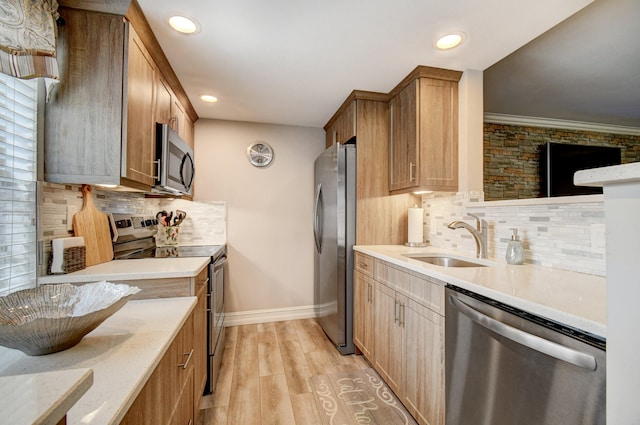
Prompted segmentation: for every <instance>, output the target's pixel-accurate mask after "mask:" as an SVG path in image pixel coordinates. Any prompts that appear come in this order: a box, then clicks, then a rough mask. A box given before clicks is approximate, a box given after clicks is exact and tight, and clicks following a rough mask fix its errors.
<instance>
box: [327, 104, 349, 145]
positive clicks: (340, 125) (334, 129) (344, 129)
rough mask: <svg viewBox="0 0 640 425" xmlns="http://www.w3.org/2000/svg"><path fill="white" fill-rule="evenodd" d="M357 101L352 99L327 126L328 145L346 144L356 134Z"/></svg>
mask: <svg viewBox="0 0 640 425" xmlns="http://www.w3.org/2000/svg"><path fill="white" fill-rule="evenodd" d="M356 110H357V109H356V101H355V100H352V101H350V102H348V103H347V104H346V105H343V107H342V108H340V110H339V111H338V113H337V114H336V115H334V117H333V118H332V119H331V121H329V123H327V125H326V126H325V131H326V134H327V135H326V137H327V141H326V147H329V146H331V145H333V144H334V143H340V144H344V143H346V142H348V141H349V139H351V138H352V137H354V136H355V135H356Z"/></svg>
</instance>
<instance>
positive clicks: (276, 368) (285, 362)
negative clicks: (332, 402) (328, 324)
mask: <svg viewBox="0 0 640 425" xmlns="http://www.w3.org/2000/svg"><path fill="white" fill-rule="evenodd" d="M368 367H370V366H369V364H368V363H367V361H366V360H365V359H364V357H362V356H355V355H350V356H343V355H341V354H340V353H339V352H338V350H336V349H335V348H334V347H333V346H332V345H331V343H330V342H329V340H328V338H327V337H326V336H325V334H324V332H323V331H322V328H320V326H319V325H318V323H317V322H316V321H315V320H314V319H304V320H294V321H285V322H274V323H264V324H258V325H245V326H236V327H230V328H227V340H226V346H225V351H224V355H223V357H222V367H221V370H220V377H219V378H218V388H217V390H216V392H215V394H214V395H212V396H208V397H205V398H204V399H203V403H202V404H201V408H202V410H200V415H199V417H198V421H197V425H276V424H277V425H319V424H321V423H322V422H321V421H320V418H319V416H318V411H317V408H316V405H315V401H314V399H313V394H312V392H311V387H310V386H309V382H308V379H309V377H311V376H316V375H323V374H326V373H335V372H339V371H349V370H353V369H366V368H368Z"/></svg>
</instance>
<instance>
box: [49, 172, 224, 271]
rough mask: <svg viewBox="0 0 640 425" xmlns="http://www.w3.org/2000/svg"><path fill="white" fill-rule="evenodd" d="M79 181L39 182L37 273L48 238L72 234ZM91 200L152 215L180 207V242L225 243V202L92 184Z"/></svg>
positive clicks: (79, 194)
mask: <svg viewBox="0 0 640 425" xmlns="http://www.w3.org/2000/svg"><path fill="white" fill-rule="evenodd" d="M80 188H81V186H80V185H61V184H53V183H45V182H39V183H38V215H39V225H38V241H39V246H41V249H40V255H39V258H40V260H39V263H38V276H42V275H44V274H46V273H47V264H48V261H49V257H50V256H51V240H52V239H57V238H65V237H69V236H73V228H72V225H71V220H72V218H73V214H75V213H76V212H77V211H79V210H80V209H81V208H82V191H81V190H80ZM93 200H94V203H95V205H96V208H98V209H99V210H100V211H103V212H111V213H123V214H128V213H131V214H140V215H145V216H155V215H156V213H157V212H158V211H159V210H163V209H164V210H173V211H175V210H176V209H181V210H184V211H185V212H187V218H186V219H185V221H184V222H183V223H182V225H181V231H180V243H181V244H183V245H222V244H225V243H226V240H227V234H226V222H227V206H226V202H204V203H203V202H192V201H186V200H182V199H168V198H145V196H144V194H142V193H135V192H115V191H108V190H97V189H96V188H95V187H94V188H93Z"/></svg>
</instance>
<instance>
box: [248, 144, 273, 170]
mask: <svg viewBox="0 0 640 425" xmlns="http://www.w3.org/2000/svg"><path fill="white" fill-rule="evenodd" d="M247 157H248V158H249V162H251V164H252V165H253V166H255V167H266V166H267V165H269V164H271V161H273V148H272V147H271V146H269V145H268V144H267V143H264V142H259V143H254V144H253V145H251V146H249V147H248V148H247Z"/></svg>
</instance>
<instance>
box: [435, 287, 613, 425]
mask: <svg viewBox="0 0 640 425" xmlns="http://www.w3.org/2000/svg"><path fill="white" fill-rule="evenodd" d="M446 300H447V302H446V323H445V329H446V334H445V358H446V362H445V370H446V373H445V375H446V377H445V379H446V424H447V425H515V424H517V425H591V424H605V423H606V414H605V382H606V364H605V359H606V352H605V341H604V340H602V339H599V338H596V337H594V336H592V335H589V334H585V333H582V332H579V331H577V330H575V329H572V328H568V327H566V326H563V325H560V324H557V323H554V322H551V321H549V320H547V319H544V318H541V317H538V316H534V315H531V314H529V313H526V312H523V311H521V310H518V309H515V308H513V307H510V306H508V305H504V304H502V303H499V302H497V301H494V300H492V299H488V298H486V297H482V296H480V295H478V294H475V293H472V292H469V291H466V290H464V289H461V288H457V287H454V286H447V289H446Z"/></svg>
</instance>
